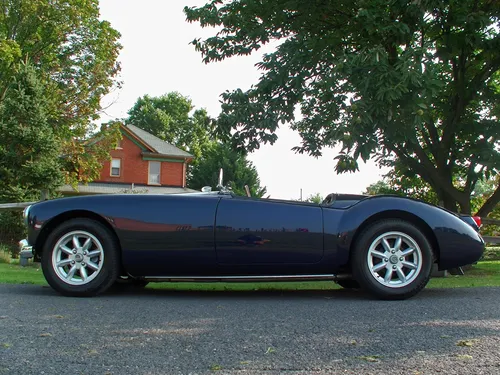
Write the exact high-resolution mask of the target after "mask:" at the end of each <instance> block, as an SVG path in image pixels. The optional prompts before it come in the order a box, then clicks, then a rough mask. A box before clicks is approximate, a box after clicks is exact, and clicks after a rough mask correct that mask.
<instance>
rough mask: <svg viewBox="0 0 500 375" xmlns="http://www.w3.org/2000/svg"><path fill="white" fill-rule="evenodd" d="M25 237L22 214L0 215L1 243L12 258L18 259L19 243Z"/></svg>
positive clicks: (5, 213)
mask: <svg viewBox="0 0 500 375" xmlns="http://www.w3.org/2000/svg"><path fill="white" fill-rule="evenodd" d="M25 237H26V229H25V227H24V224H23V219H22V213H21V212H19V211H16V212H2V213H0V243H1V244H3V246H4V248H6V249H7V251H8V252H9V253H10V255H11V257H12V258H14V259H16V258H17V257H18V256H19V247H18V242H19V240H21V239H23V238H25Z"/></svg>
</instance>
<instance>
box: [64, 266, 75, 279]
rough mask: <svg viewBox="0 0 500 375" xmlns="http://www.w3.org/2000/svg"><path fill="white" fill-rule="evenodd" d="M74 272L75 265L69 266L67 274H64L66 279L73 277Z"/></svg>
mask: <svg viewBox="0 0 500 375" xmlns="http://www.w3.org/2000/svg"><path fill="white" fill-rule="evenodd" d="M75 272H76V266H73V267H71V269H70V270H69V272H68V274H67V275H66V279H67V280H71V279H72V278H73V276H74V275H75Z"/></svg>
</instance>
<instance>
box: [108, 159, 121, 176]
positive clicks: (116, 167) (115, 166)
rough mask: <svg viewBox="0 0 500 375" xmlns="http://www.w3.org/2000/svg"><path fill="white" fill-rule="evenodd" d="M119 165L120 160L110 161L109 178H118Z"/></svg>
mask: <svg viewBox="0 0 500 375" xmlns="http://www.w3.org/2000/svg"><path fill="white" fill-rule="evenodd" d="M121 164H122V161H121V159H113V160H111V176H113V177H120V172H121Z"/></svg>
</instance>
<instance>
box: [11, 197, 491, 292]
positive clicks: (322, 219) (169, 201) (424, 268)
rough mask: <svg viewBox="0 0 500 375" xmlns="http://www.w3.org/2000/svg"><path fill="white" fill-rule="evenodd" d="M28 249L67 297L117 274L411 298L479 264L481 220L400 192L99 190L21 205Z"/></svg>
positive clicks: (137, 279)
mask: <svg viewBox="0 0 500 375" xmlns="http://www.w3.org/2000/svg"><path fill="white" fill-rule="evenodd" d="M24 217H25V222H26V225H27V227H28V238H27V239H26V240H23V241H21V242H20V244H21V251H22V252H32V253H33V256H34V258H35V260H36V261H41V264H42V270H43V274H44V276H45V278H46V279H47V282H48V283H49V284H50V285H51V286H52V288H54V289H55V290H56V291H58V292H59V293H61V294H63V295H67V296H94V295H97V294H100V293H103V292H104V291H106V290H107V289H108V288H110V287H111V286H112V285H113V284H114V283H116V282H117V281H120V282H124V281H126V282H127V283H130V284H133V285H142V286H143V285H145V284H147V283H148V282H151V281H193V280H194V281H200V282H201V281H224V282H230V281H238V282H241V281H252V282H256V281H270V280H271V281H289V280H294V281H296V280H332V281H336V282H337V283H338V284H340V285H341V286H343V287H345V288H361V289H364V290H366V291H369V292H370V293H372V294H373V295H374V296H376V297H378V298H382V299H405V298H409V297H411V296H414V295H415V294H417V293H418V292H419V291H421V290H422V289H423V288H424V287H425V285H426V284H427V282H428V281H429V278H430V275H431V270H432V267H433V264H437V266H438V269H440V270H447V269H452V268H457V267H460V266H463V265H467V264H471V263H473V262H475V261H477V260H478V259H479V258H480V257H481V255H482V253H483V250H484V241H483V240H482V238H481V236H480V234H479V233H478V232H479V226H478V225H477V224H476V223H475V220H473V219H472V218H471V217H461V216H458V215H455V214H453V213H451V212H448V211H447V210H445V209H442V208H440V207H437V206H433V205H430V204H427V203H424V202H421V201H417V200H412V199H408V198H402V197H396V196H372V197H367V196H361V195H348V194H330V195H328V196H327V197H326V199H325V200H324V201H323V202H322V203H321V204H313V203H306V202H300V201H286V200H277V199H256V198H251V197H241V196H235V195H234V194H233V193H231V192H229V191H227V190H225V189H222V190H221V191H214V192H211V191H209V192H197V193H186V194H177V195H144V194H124V195H97V196H84V197H73V198H61V199H54V200H49V201H43V202H39V203H36V204H33V205H31V206H30V207H27V208H26V209H25V212H24Z"/></svg>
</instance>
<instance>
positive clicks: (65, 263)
mask: <svg viewBox="0 0 500 375" xmlns="http://www.w3.org/2000/svg"><path fill="white" fill-rule="evenodd" d="M70 264H71V259H64V260H61V261H60V262H57V267H65V266H68V265H70Z"/></svg>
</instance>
